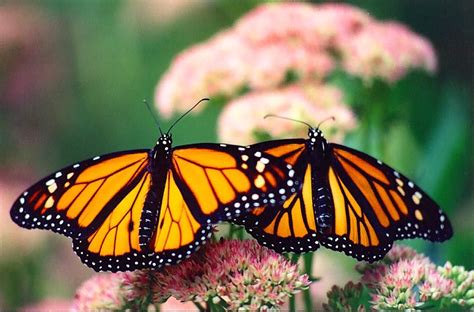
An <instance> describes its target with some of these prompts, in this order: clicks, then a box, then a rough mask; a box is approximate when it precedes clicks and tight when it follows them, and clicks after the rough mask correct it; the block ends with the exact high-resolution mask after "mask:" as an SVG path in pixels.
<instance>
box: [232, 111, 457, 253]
mask: <svg viewBox="0 0 474 312" xmlns="http://www.w3.org/2000/svg"><path fill="white" fill-rule="evenodd" d="M276 117H279V116H276ZM281 118H284V119H289V118H285V117H281ZM303 123H304V122H303ZM304 124H306V123H304ZM306 125H307V126H308V127H309V130H308V135H309V138H308V139H286V140H275V141H268V142H263V143H259V144H255V145H254V148H256V149H258V150H262V151H264V152H265V153H268V154H270V155H273V156H275V157H279V158H281V159H284V160H285V161H286V162H287V163H288V164H291V165H292V166H293V167H294V170H295V177H294V179H295V180H300V181H302V183H300V184H299V188H298V190H297V192H296V193H294V194H292V195H291V196H290V197H289V198H287V200H286V201H285V202H284V203H283V204H282V205H276V206H268V207H260V208H257V209H255V210H253V211H251V212H249V213H247V214H246V215H242V216H239V217H237V218H235V220H234V221H235V222H236V223H238V224H241V225H244V226H245V227H246V229H247V231H248V232H249V233H250V234H251V235H252V236H254V237H255V238H256V239H257V240H258V241H259V242H260V243H261V244H263V245H265V246H267V247H270V248H272V249H274V250H276V251H278V252H295V253H303V252H308V251H314V250H316V249H317V248H318V247H319V246H320V244H321V245H323V246H324V247H326V248H329V249H332V250H336V251H343V252H345V254H346V255H349V256H352V257H354V258H356V259H358V260H366V261H370V262H372V261H376V260H378V259H381V258H382V257H383V256H384V255H385V254H386V253H387V252H388V251H389V250H390V248H391V246H392V243H393V241H394V240H397V239H405V238H414V237H420V238H423V239H428V240H431V241H444V240H447V239H449V238H450V237H451V236H452V233H453V232H452V228H451V224H450V222H449V220H448V218H447V217H446V215H445V214H444V213H443V212H442V211H441V210H440V209H439V207H438V205H437V204H436V203H435V202H434V201H433V200H432V199H430V198H429V197H428V195H427V194H426V193H425V192H423V191H422V190H421V189H420V188H419V187H418V186H416V185H415V184H414V183H413V182H412V181H410V180H409V179H408V178H406V177H405V176H403V175H402V174H400V173H399V172H397V171H396V170H394V169H392V168H390V167H389V166H387V165H385V164H383V163H382V162H381V161H379V160H377V159H375V158H373V157H371V156H369V155H367V154H364V153H362V152H359V151H356V150H354V149H351V148H349V147H346V146H343V145H339V144H334V143H328V142H327V141H326V139H325V138H324V135H323V133H322V132H321V130H320V129H319V126H318V127H316V128H313V127H312V126H310V125H309V124H306ZM292 183H293V181H288V184H292Z"/></svg>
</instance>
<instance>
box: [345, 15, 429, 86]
mask: <svg viewBox="0 0 474 312" xmlns="http://www.w3.org/2000/svg"><path fill="white" fill-rule="evenodd" d="M341 52H342V60H343V67H344V69H345V70H346V71H348V72H349V73H351V74H354V75H357V76H361V77H363V78H364V79H366V80H369V79H371V78H372V77H379V78H382V79H384V80H386V81H389V82H395V81H397V80H399V79H401V78H402V77H403V76H404V75H405V74H406V73H407V70H409V69H411V68H423V69H425V70H427V71H428V72H434V71H435V70H436V67H437V61H436V55H435V52H434V50H433V47H432V46H431V44H430V43H429V42H428V41H427V40H426V39H425V38H423V37H420V36H418V35H416V34H415V33H413V32H412V31H411V30H409V29H408V28H407V27H406V26H404V25H401V24H399V23H396V22H386V23H372V24H369V25H367V27H365V28H364V30H362V31H360V32H358V33H357V34H355V35H354V36H353V37H352V38H351V40H348V41H347V43H346V44H344V45H343V46H341Z"/></svg>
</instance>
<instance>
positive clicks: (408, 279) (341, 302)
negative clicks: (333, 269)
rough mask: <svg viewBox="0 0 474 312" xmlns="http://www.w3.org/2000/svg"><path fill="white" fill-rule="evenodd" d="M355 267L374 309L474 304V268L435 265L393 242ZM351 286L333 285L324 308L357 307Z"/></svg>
mask: <svg viewBox="0 0 474 312" xmlns="http://www.w3.org/2000/svg"><path fill="white" fill-rule="evenodd" d="M356 269H357V270H358V271H359V272H360V273H362V277H361V284H360V285H363V286H364V287H366V289H367V292H368V293H369V295H370V298H371V300H370V304H371V305H370V307H371V308H372V309H375V310H382V311H386V310H408V311H414V310H423V309H433V310H443V311H451V310H461V311H463V310H466V311H467V310H469V309H472V308H473V307H474V286H473V281H474V271H467V270H465V269H464V268H463V267H453V266H452V265H451V264H450V263H449V262H448V263H446V264H445V265H444V266H436V265H435V264H434V263H433V262H431V261H430V259H429V258H427V257H425V256H424V255H423V254H418V253H416V251H414V250H413V249H411V248H409V247H403V246H401V245H394V247H393V248H392V250H391V251H390V252H389V253H388V254H387V256H386V257H385V258H384V259H383V261H381V262H379V263H374V264H359V265H357V267H356ZM351 285H352V284H351ZM351 285H349V284H348V285H346V286H345V287H344V288H340V287H336V286H335V287H334V288H333V290H332V291H331V292H329V293H328V299H329V300H328V303H327V304H326V305H325V308H326V310H328V311H335V310H337V309H338V307H343V308H346V307H352V308H354V307H358V306H360V304H361V300H360V296H359V295H357V294H356V293H355V291H354V287H352V286H351ZM356 288H357V287H356ZM357 289H358V288H357ZM350 290H352V291H350ZM360 292H362V291H360ZM346 310H347V309H346ZM349 310H350V309H349ZM349 310H347V311H349ZM338 311H339V310H338Z"/></svg>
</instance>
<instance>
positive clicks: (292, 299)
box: [288, 295, 296, 312]
mask: <svg viewBox="0 0 474 312" xmlns="http://www.w3.org/2000/svg"><path fill="white" fill-rule="evenodd" d="M288 308H289V311H290V312H296V300H295V296H294V295H291V296H290V302H289V307H288Z"/></svg>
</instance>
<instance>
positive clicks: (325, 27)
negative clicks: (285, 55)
mask: <svg viewBox="0 0 474 312" xmlns="http://www.w3.org/2000/svg"><path fill="white" fill-rule="evenodd" d="M275 21H278V23H276V22H275ZM370 22H372V19H371V17H370V16H369V14H368V13H367V12H365V11H363V10H360V9H358V8H356V7H354V6H351V5H346V4H332V3H331V4H322V5H313V4H309V3H301V2H286V3H268V4H263V5H261V6H259V7H257V8H255V9H254V10H252V11H251V12H250V13H248V14H246V15H244V16H243V17H242V18H241V19H240V20H239V21H238V22H237V23H236V26H235V29H236V31H237V32H238V33H239V34H240V35H241V36H243V37H245V38H247V39H248V40H249V41H251V42H252V43H253V44H254V45H255V44H260V45H264V44H266V43H268V42H274V41H283V42H288V41H289V42H293V43H295V42H296V43H299V45H300V46H307V47H311V48H313V49H314V48H316V49H323V48H331V47H334V46H339V45H340V44H342V43H343V42H344V40H345V39H346V38H348V37H350V36H352V35H353V34H355V33H357V32H358V31H359V30H360V29H361V28H362V27H364V26H365V25H367V24H368V23H370Z"/></svg>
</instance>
